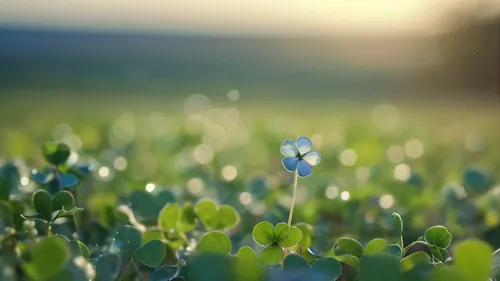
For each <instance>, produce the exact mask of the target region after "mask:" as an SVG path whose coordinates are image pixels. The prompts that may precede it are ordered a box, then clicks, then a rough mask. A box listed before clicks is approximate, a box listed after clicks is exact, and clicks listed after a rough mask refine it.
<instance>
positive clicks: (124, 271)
mask: <svg viewBox="0 0 500 281" xmlns="http://www.w3.org/2000/svg"><path fill="white" fill-rule="evenodd" d="M130 263H131V262H129V263H127V266H126V267H125V269H124V270H123V272H122V275H121V276H120V278H118V281H122V280H123V278H124V277H125V275H126V274H127V271H128V269H129V267H130Z"/></svg>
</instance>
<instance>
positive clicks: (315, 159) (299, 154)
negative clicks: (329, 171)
mask: <svg viewBox="0 0 500 281" xmlns="http://www.w3.org/2000/svg"><path fill="white" fill-rule="evenodd" d="M311 148H312V141H311V140H310V139H308V138H306V137H298V138H297V140H295V142H293V141H291V140H286V141H284V142H283V143H282V144H281V148H280V150H281V154H283V156H285V158H283V167H285V169H286V170H287V171H289V172H295V171H297V174H298V175H299V177H307V176H309V175H310V174H311V173H312V166H316V165H318V164H319V162H320V161H321V155H320V154H319V152H317V151H315V150H311Z"/></svg>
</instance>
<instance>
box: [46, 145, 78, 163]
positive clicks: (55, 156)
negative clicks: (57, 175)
mask: <svg viewBox="0 0 500 281" xmlns="http://www.w3.org/2000/svg"><path fill="white" fill-rule="evenodd" d="M42 154H43V157H44V158H45V160H47V162H49V163H50V164H52V165H55V166H58V165H61V164H63V163H65V162H66V161H67V160H68V158H69V156H70V154H71V149H70V148H69V146H68V145H67V144H65V143H53V142H46V143H44V144H43V146H42Z"/></svg>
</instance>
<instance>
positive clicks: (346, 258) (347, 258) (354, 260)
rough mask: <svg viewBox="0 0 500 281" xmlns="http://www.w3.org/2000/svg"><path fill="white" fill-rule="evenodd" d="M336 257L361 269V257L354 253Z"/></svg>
mask: <svg viewBox="0 0 500 281" xmlns="http://www.w3.org/2000/svg"><path fill="white" fill-rule="evenodd" d="M335 258H336V259H337V260H339V261H341V262H343V263H345V264H347V265H349V266H351V267H352V268H354V269H356V270H357V271H359V259H358V258H357V257H355V256H352V255H342V256H337V257H335Z"/></svg>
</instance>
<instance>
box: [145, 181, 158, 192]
mask: <svg viewBox="0 0 500 281" xmlns="http://www.w3.org/2000/svg"><path fill="white" fill-rule="evenodd" d="M155 188H156V185H155V184H154V183H148V184H146V191H147V192H153V191H154V190H155Z"/></svg>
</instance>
